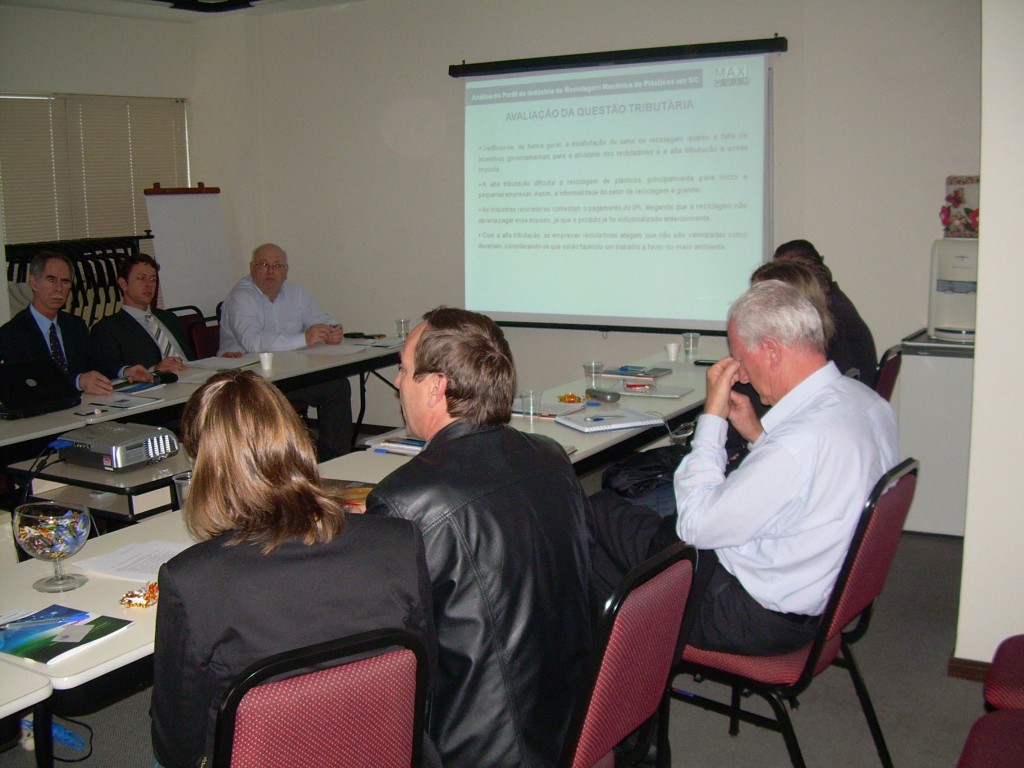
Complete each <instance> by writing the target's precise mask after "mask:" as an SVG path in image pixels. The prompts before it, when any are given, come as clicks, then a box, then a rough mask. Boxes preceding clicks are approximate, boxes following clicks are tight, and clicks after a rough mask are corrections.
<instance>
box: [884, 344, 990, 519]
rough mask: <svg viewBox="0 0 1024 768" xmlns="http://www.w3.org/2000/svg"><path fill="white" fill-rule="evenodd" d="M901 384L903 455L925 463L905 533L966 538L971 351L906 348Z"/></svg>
mask: <svg viewBox="0 0 1024 768" xmlns="http://www.w3.org/2000/svg"><path fill="white" fill-rule="evenodd" d="M909 338H911V337H908V340H909ZM905 341H906V340H905ZM899 382H900V399H899V430H900V452H901V454H902V456H904V457H907V456H913V457H914V458H915V459H918V460H919V461H920V462H921V471H920V473H919V475H918V484H917V492H916V493H915V495H914V503H913V505H912V506H911V508H910V515H909V516H908V517H907V523H906V525H905V526H904V529H905V530H908V531H921V532H925V533H943V534H949V535H952V536H963V535H964V518H965V516H966V511H967V461H968V456H969V452H970V437H971V395H972V390H973V384H974V358H973V350H967V349H961V350H948V349H942V348H941V347H939V348H936V349H934V350H931V349H928V348H927V347H926V346H922V345H921V344H917V345H910V346H908V345H907V344H906V343H904V345H903V365H902V367H901V369H900V374H899Z"/></svg>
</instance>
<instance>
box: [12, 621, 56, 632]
mask: <svg viewBox="0 0 1024 768" xmlns="http://www.w3.org/2000/svg"><path fill="white" fill-rule="evenodd" d="M61 622H62V620H61V619H33V620H32V621H9V622H7V623H6V624H0V631H3V630H5V629H21V628H22V627H41V626H43V625H44V624H60V623H61Z"/></svg>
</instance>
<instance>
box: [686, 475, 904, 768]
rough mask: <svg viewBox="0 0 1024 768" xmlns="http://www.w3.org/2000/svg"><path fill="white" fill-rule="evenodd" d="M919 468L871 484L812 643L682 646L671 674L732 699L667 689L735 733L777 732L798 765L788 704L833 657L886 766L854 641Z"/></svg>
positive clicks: (881, 580)
mask: <svg viewBox="0 0 1024 768" xmlns="http://www.w3.org/2000/svg"><path fill="white" fill-rule="evenodd" d="M917 469H918V462H917V461H916V460H914V459H907V460H906V461H904V462H902V463H901V464H900V465H899V466H897V467H895V468H894V469H892V470H890V471H889V472H887V473H886V474H885V475H883V476H882V478H881V479H880V480H879V481H878V483H877V484H876V485H875V487H874V489H873V490H872V491H871V494H870V495H869V496H868V500H867V503H866V504H865V505H864V511H863V512H862V513H861V518H860V522H859V523H858V525H857V529H856V531H855V532H854V534H853V539H852V541H851V542H850V548H849V551H848V552H847V555H846V559H845V560H844V562H843V566H842V568H841V569H840V571H839V576H838V578H837V579H836V584H835V587H834V588H833V590H832V595H831V597H830V598H829V601H828V604H827V605H826V607H825V612H824V613H823V614H822V618H821V626H820V629H819V630H818V634H817V636H816V637H815V639H814V641H813V642H812V643H811V644H810V645H808V646H806V647H805V648H801V649H800V650H799V651H794V652H793V653H788V654H785V655H782V656H742V655H739V654H732V653H721V652H718V651H706V650H702V649H700V648H693V647H690V646H687V647H686V648H684V649H683V654H682V660H681V661H680V663H679V664H678V665H677V666H676V669H675V670H674V671H675V673H676V674H687V675H693V676H694V678H695V679H696V680H712V681H715V682H719V683H723V684H725V685H728V686H730V687H731V688H732V701H731V704H725V703H723V702H720V701H716V700H714V699H709V698H706V697H703V696H699V695H697V694H695V693H692V692H690V691H683V690H681V689H679V688H673V689H672V695H673V696H674V697H675V698H678V699H679V700H680V701H684V702H687V703H689V704H695V705H697V706H700V707H703V708H704V709H708V710H711V711H714V712H719V713H721V714H725V715H728V716H729V718H730V721H729V725H730V727H729V732H730V733H731V734H733V735H735V734H736V733H738V732H739V721H740V720H743V721H745V722H749V723H753V724H754V725H758V726H761V727H764V728H769V729H771V730H774V731H778V732H781V733H782V735H783V738H784V739H785V741H786V747H787V749H788V750H789V757H790V760H791V761H792V763H793V765H794V766H795V768H803V766H804V765H805V763H804V759H803V755H802V753H801V751H800V744H799V742H798V741H797V738H796V732H795V731H794V729H793V723H792V721H791V720H790V717H789V714H788V713H787V711H786V703H787V700H788V701H790V702H792V701H795V697H796V696H797V695H798V694H799V693H801V692H802V691H804V690H805V689H806V688H807V687H808V686H809V685H810V684H811V682H812V681H813V680H814V678H815V676H816V675H818V674H819V673H821V672H822V671H824V670H825V669H826V668H827V667H828V666H829V665H830V664H835V665H836V666H840V667H844V668H846V669H847V670H848V671H849V673H850V677H851V679H852V680H853V686H854V689H855V690H856V691H857V697H858V698H859V699H860V705H861V709H862V710H863V712H864V717H865V719H866V720H867V722H868V728H869V729H870V730H871V735H872V738H873V739H874V742H875V748H876V749H877V751H878V756H879V758H881V761H882V765H884V766H886V768H892V758H891V757H890V756H889V750H888V747H887V746H886V744H885V737H884V736H883V735H882V728H881V726H880V725H879V724H878V717H877V716H876V715H875V709H874V706H873V705H872V704H871V697H870V696H869V695H868V689H867V686H866V685H865V683H864V679H863V677H861V674H860V671H859V670H858V668H857V664H856V662H855V660H854V657H853V649H852V645H853V643H854V642H856V641H857V640H859V639H860V638H861V637H863V636H864V634H865V633H866V632H867V629H868V624H869V621H870V618H871V610H872V606H873V605H874V602H875V599H876V598H877V597H878V595H879V593H880V592H881V591H882V587H883V586H884V585H885V580H886V577H887V576H888V574H889V568H890V566H891V565H892V561H893V558H894V557H895V555H896V548H897V546H898V545H899V541H900V535H901V534H902V532H903V523H904V521H905V520H906V518H907V512H908V511H909V510H910V503H911V501H912V500H913V498H914V489H915V487H916V485H917ZM854 622H855V623H854ZM851 625H852V626H851ZM840 654H841V657H840ZM745 691H750V692H751V693H756V694H758V695H759V696H761V697H763V698H764V699H766V700H767V701H768V703H769V704H770V705H771V708H772V711H773V713H774V715H775V717H774V718H771V717H766V716H764V715H761V714H759V713H756V712H751V711H749V710H745V709H743V708H742V707H741V702H740V697H741V695H742V694H743V693H744V692H745Z"/></svg>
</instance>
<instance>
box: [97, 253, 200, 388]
mask: <svg viewBox="0 0 1024 768" xmlns="http://www.w3.org/2000/svg"><path fill="white" fill-rule="evenodd" d="M159 269H160V265H159V264H157V263H156V260H155V259H154V258H153V257H152V256H150V255H149V254H146V253H136V254H133V255H131V256H128V257H126V258H125V259H122V260H121V263H120V264H119V265H118V267H117V285H118V287H120V289H121V302H122V307H121V310H120V311H119V312H116V313H114V314H113V315H110V316H109V317H105V318H103V319H102V320H100V321H99V322H98V323H96V325H94V326H93V328H92V339H91V345H92V348H91V352H90V360H91V361H92V363H93V364H94V365H95V366H96V367H97V368H98V369H99V370H100V371H101V372H102V373H104V374H105V375H107V376H109V377H111V378H127V379H131V380H132V381H151V380H152V379H153V375H152V371H167V372H171V373H177V372H178V371H183V370H184V369H185V361H186V360H192V359H194V358H195V353H194V352H193V350H192V345H191V344H190V343H189V342H188V339H186V338H185V333H184V329H183V328H182V326H181V321H179V320H178V318H177V316H176V315H175V314H174V313H173V312H168V311H167V310H164V309H157V308H155V307H153V301H154V300H155V298H156V291H157V272H158V271H159Z"/></svg>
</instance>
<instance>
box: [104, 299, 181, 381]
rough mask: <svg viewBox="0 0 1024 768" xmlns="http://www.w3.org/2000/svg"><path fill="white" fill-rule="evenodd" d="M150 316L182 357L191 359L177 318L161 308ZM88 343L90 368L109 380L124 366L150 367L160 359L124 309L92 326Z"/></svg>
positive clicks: (142, 331)
mask: <svg viewBox="0 0 1024 768" xmlns="http://www.w3.org/2000/svg"><path fill="white" fill-rule="evenodd" d="M153 314H154V315H155V316H156V318H157V319H158V320H159V321H160V322H161V323H163V324H164V327H165V328H166V329H167V330H169V331H170V332H171V334H172V335H173V336H174V340H175V341H176V342H177V343H178V346H179V347H181V351H182V352H184V353H185V357H187V358H188V359H189V360H194V359H195V352H194V351H193V350H192V345H191V344H189V343H188V339H186V338H185V333H184V331H183V330H182V327H181V321H180V320H178V317H177V315H175V314H174V313H173V312H168V311H167V310H165V309H154V310H153ZM90 344H91V348H90V352H89V354H90V361H91V362H92V365H93V366H94V367H95V368H96V370H98V371H99V372H100V373H102V374H103V375H104V376H106V377H108V378H111V379H113V378H115V377H116V376H117V374H118V372H119V371H120V370H121V368H123V367H124V366H126V365H143V366H145V367H146V368H151V367H152V366H154V365H156V364H157V363H159V362H160V361H161V360H162V359H163V358H162V356H161V355H160V347H158V346H157V345H156V342H155V341H153V337H152V336H150V335H149V331H147V330H146V329H145V328H144V327H143V326H142V324H141V323H139V321H138V320H136V319H135V318H134V317H132V316H131V315H129V314H128V313H127V312H125V311H124V309H121V310H120V311H118V312H115V313H114V314H113V315H110V316H109V317H105V318H103V319H102V320H100V321H99V322H98V323H96V325H94V326H93V327H92V338H91V341H90Z"/></svg>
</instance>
